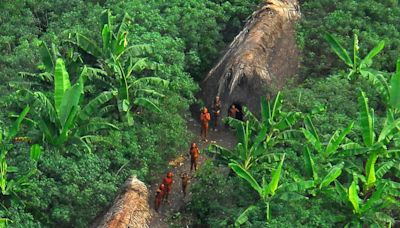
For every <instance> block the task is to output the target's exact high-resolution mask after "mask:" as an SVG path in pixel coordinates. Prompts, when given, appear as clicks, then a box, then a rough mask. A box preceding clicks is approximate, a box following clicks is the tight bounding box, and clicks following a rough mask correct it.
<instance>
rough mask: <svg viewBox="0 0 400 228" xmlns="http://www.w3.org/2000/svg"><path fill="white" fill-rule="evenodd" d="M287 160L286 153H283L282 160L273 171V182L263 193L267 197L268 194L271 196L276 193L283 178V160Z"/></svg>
mask: <svg viewBox="0 0 400 228" xmlns="http://www.w3.org/2000/svg"><path fill="white" fill-rule="evenodd" d="M284 160H285V154H283V156H282V159H281V161H280V162H279V164H278V166H277V167H276V169H275V170H274V171H273V172H272V179H271V182H270V183H269V184H268V186H267V188H266V189H264V191H263V195H264V197H266V196H267V195H268V194H270V195H271V196H273V195H275V191H276V189H277V188H278V184H279V179H280V178H281V172H282V166H283V161H284Z"/></svg>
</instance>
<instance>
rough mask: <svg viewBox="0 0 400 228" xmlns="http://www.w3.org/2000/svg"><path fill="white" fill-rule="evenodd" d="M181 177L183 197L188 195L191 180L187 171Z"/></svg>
mask: <svg viewBox="0 0 400 228" xmlns="http://www.w3.org/2000/svg"><path fill="white" fill-rule="evenodd" d="M181 179H182V192H183V198H185V197H186V194H187V187H188V185H189V182H190V177H189V175H188V174H187V173H183V174H182V175H181Z"/></svg>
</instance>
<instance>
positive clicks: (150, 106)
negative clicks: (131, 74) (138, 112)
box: [133, 97, 161, 113]
mask: <svg viewBox="0 0 400 228" xmlns="http://www.w3.org/2000/svg"><path fill="white" fill-rule="evenodd" d="M133 104H134V105H136V106H140V107H143V108H145V109H147V110H150V111H152V112H158V113H160V112H161V109H160V108H159V107H158V105H157V104H155V103H154V102H152V101H151V100H149V99H147V98H144V97H138V98H136V99H135V101H134V102H133Z"/></svg>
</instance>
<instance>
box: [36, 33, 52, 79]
mask: <svg viewBox="0 0 400 228" xmlns="http://www.w3.org/2000/svg"><path fill="white" fill-rule="evenodd" d="M39 53H40V57H41V59H42V63H43V65H44V67H45V70H46V71H47V72H49V73H52V72H53V70H54V66H55V59H53V57H54V56H53V55H52V54H51V52H50V49H49V48H48V47H47V45H46V43H45V42H43V41H42V42H41V43H40V46H39Z"/></svg>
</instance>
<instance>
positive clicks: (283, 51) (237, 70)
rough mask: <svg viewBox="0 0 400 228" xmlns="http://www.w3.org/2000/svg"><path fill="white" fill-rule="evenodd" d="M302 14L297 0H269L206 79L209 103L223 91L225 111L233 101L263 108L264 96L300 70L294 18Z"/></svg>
mask: <svg viewBox="0 0 400 228" xmlns="http://www.w3.org/2000/svg"><path fill="white" fill-rule="evenodd" d="M299 17H300V10H299V6H298V2H297V0H267V1H266V3H265V5H264V6H263V7H261V8H260V9H259V10H257V11H256V12H254V13H253V15H252V16H251V17H250V18H249V19H248V21H247V23H246V25H245V27H244V29H243V30H242V31H241V32H240V33H239V34H238V35H237V36H236V37H235V39H234V40H233V42H232V43H231V44H230V45H229V48H228V50H227V51H226V53H225V54H224V55H223V57H222V58H221V59H220V60H219V62H218V63H217V64H216V65H215V67H214V68H212V69H211V71H210V72H209V73H208V75H207V77H206V79H205V80H204V81H203V83H202V91H203V94H202V98H203V100H204V101H205V103H206V105H207V106H211V104H212V100H213V98H214V97H215V96H216V95H219V96H220V97H221V100H222V104H223V110H222V111H223V112H226V110H227V108H228V106H229V105H230V104H232V103H241V104H242V105H246V106H248V107H249V108H250V109H252V110H253V111H258V110H259V108H258V107H259V101H260V97H261V96H265V95H267V94H268V93H274V89H276V88H281V87H282V86H283V85H284V84H285V79H286V78H287V77H288V76H293V75H295V74H296V73H297V70H298V65H299V61H298V50H297V47H296V39H295V33H294V29H293V25H294V22H295V21H296V20H297V19H298V18H299Z"/></svg>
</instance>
